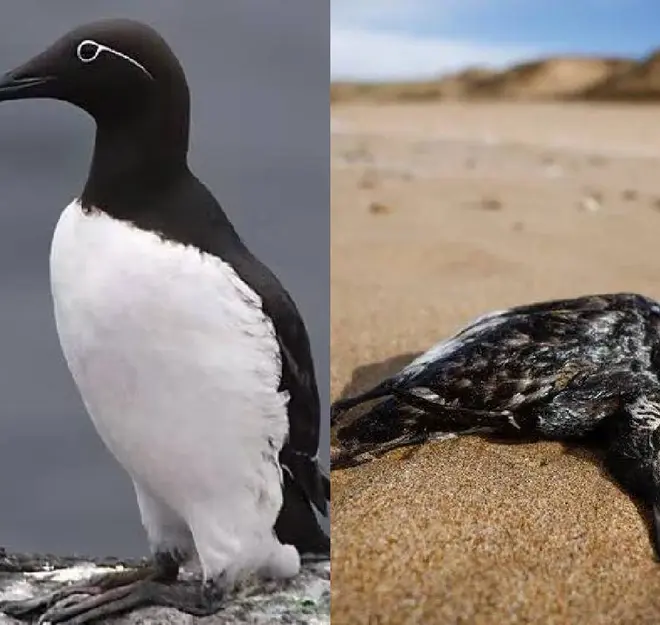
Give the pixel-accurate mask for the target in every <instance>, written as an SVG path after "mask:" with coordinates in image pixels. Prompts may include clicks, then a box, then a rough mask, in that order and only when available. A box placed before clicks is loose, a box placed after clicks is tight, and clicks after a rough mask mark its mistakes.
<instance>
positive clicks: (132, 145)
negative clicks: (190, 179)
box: [81, 107, 189, 214]
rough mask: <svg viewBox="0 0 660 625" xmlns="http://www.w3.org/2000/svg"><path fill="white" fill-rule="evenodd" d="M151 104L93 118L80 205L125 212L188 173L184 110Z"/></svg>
mask: <svg viewBox="0 0 660 625" xmlns="http://www.w3.org/2000/svg"><path fill="white" fill-rule="evenodd" d="M154 108H155V107H153V108H152V107H150V109H149V110H145V111H144V112H143V113H140V114H134V115H129V116H127V115H125V114H122V115H115V116H109V117H107V118H102V119H97V120H96V121H97V130H96V138H95V142H94V153H93V156H92V163H91V166H90V170H89V175H88V178H87V182H86V183H85V188H84V190H83V193H82V195H81V202H82V205H83V207H86V208H91V207H95V208H99V209H102V210H104V211H106V212H108V213H111V214H112V213H113V212H116V209H117V207H118V206H122V210H124V211H125V210H127V206H136V207H137V206H139V205H140V204H144V202H146V201H148V199H149V198H150V197H153V196H154V195H158V194H161V193H163V192H165V191H166V189H167V188H168V187H169V186H171V185H172V184H175V183H176V182H177V180H179V179H180V177H181V176H183V175H186V174H189V170H188V164H187V154H188V135H189V119H188V112H187V110H183V111H181V110H167V107H162V108H160V109H157V108H155V110H154Z"/></svg>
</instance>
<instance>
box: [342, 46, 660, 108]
mask: <svg viewBox="0 0 660 625" xmlns="http://www.w3.org/2000/svg"><path fill="white" fill-rule="evenodd" d="M331 98H332V101H333V102H335V103H336V102H342V101H343V102H346V101H356V100H369V101H377V102H396V101H398V102H400V101H411V100H414V101H425V100H426V101H428V100H441V99H463V100H474V99H488V100H492V99H505V100H565V99H577V100H582V99H585V100H633V101H635V100H658V99H660V52H658V53H654V54H652V55H651V56H649V57H648V58H646V59H643V60H635V59H625V58H600V57H580V56H563V57H551V58H546V59H538V60H531V61H529V62H526V63H521V64H518V65H514V66H513V67H510V68H506V69H504V70H502V71H492V70H486V69H479V68H471V69H467V70H464V71H461V72H458V73H456V74H450V75H447V76H443V77H441V78H438V79H437V80H430V81H423V82H411V83H383V84H359V83H357V84H351V83H335V84H333V85H332V88H331Z"/></svg>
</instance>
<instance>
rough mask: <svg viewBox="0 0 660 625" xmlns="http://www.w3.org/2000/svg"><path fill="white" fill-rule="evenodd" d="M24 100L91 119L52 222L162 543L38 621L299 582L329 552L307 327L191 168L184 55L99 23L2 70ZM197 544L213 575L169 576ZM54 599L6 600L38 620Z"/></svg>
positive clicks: (124, 459) (9, 90)
mask: <svg viewBox="0 0 660 625" xmlns="http://www.w3.org/2000/svg"><path fill="white" fill-rule="evenodd" d="M27 98H53V99H56V100H62V101H65V102H69V103H71V104H74V105H76V106H77V107H79V108H81V109H82V110H84V111H86V112H87V113H88V114H89V115H91V116H92V117H93V119H94V120H95V122H96V139H95V145H94V152H93V159H92V163H91V167H90V171H89V175H88V178H87V181H86V184H85V186H84V189H83V190H82V193H81V194H80V195H79V197H77V198H76V199H75V200H74V201H73V202H71V204H69V206H67V207H66V208H65V209H64V212H63V213H62V214H61V216H60V218H59V221H58V223H57V227H56V229H55V233H54V236H53V241H52V247H51V255H50V275H51V287H52V295H53V302H54V311H55V320H56V324H57V331H58V335H59V339H60V343H61V346H62V350H63V352H64V355H65V358H66V361H67V364H68V366H69V369H70V371H71V373H72V376H73V378H74V381H75V383H76V385H77V387H78V389H79V391H80V395H81V397H82V399H83V402H84V404H85V406H86V408H87V411H88V412H89V415H90V417H91V419H92V421H93V422H94V425H95V426H96V429H97V431H98V433H99V435H100V436H101V438H102V439H103V441H104V442H105V444H106V445H107V447H108V448H109V449H110V451H111V452H112V453H113V454H114V456H115V457H116V458H117V460H118V461H119V462H120V463H121V465H122V466H123V467H124V469H125V470H126V471H127V472H128V474H129V476H130V477H131V479H132V481H133V484H134V486H135V493H136V496H137V501H138V505H139V508H140V514H141V518H142V522H143V525H144V528H145V530H146V534H147V539H148V543H149V546H150V548H151V551H152V553H153V565H152V566H150V567H146V568H145V569H144V570H139V571H129V572H128V573H125V574H123V575H122V574H117V575H114V576H111V577H110V578H108V579H103V580H101V581H99V583H98V584H96V585H95V587H93V588H92V589H91V590H90V588H89V585H86V586H87V588H86V589H82V591H81V589H76V588H75V587H74V588H72V589H68V590H67V591H66V592H65V593H64V594H67V595H71V594H72V593H74V592H79V591H81V592H83V594H85V593H87V594H89V593H96V594H94V596H92V597H91V598H84V599H82V600H80V601H72V597H69V598H68V599H66V600H65V602H64V603H62V604H61V605H60V606H55V607H54V608H50V609H48V610H47V612H46V613H45V614H44V615H42V617H41V618H42V619H45V620H47V621H49V622H62V621H65V620H66V619H75V622H76V623H80V622H86V621H87V620H92V619H97V618H108V616H109V615H111V614H113V613H116V612H118V611H123V610H126V609H129V608H132V607H135V606H137V605H141V604H146V603H150V604H162V605H172V606H176V607H178V608H180V609H182V610H184V611H187V612H190V613H193V614H209V613H213V612H215V611H217V610H218V609H219V607H221V605H222V597H223V595H225V594H226V590H227V589H228V588H231V587H232V586H233V584H234V583H235V582H236V581H237V580H239V579H242V578H243V577H244V576H246V575H249V574H253V573H256V574H261V575H264V576H267V577H272V578H284V579H285V578H290V577H292V576H295V575H296V574H297V573H298V571H299V568H300V564H301V555H302V556H307V555H308V554H311V555H310V557H320V558H323V559H325V558H327V557H328V555H329V548H330V544H329V537H328V535H326V533H324V531H323V530H322V528H321V525H320V521H319V516H318V514H320V515H327V511H328V499H329V490H330V488H329V478H328V476H327V474H325V473H324V472H323V471H322V469H321V467H320V466H319V463H318V446H319V420H320V402H319V395H318V390H317V385H316V380H315V373H314V365H313V362H312V355H311V350H310V344H309V338H308V334H307V331H306V328H305V325H304V323H303V321H302V319H301V316H300V314H299V312H298V310H297V308H296V305H295V304H294V302H293V300H292V299H291V297H290V296H289V294H288V293H287V291H286V290H285V289H284V288H283V286H282V285H281V284H280V282H279V281H278V280H277V278H276V277H275V276H274V275H273V273H271V271H270V270H269V269H268V268H267V267H266V266H264V265H263V264H262V263H261V262H260V261H259V260H258V259H257V258H256V257H255V256H254V255H253V254H251V253H250V251H249V250H248V249H247V247H246V246H245V244H244V243H243V241H242V240H241V239H240V237H239V235H238V234H237V233H236V231H235V230H234V228H233V227H232V224H231V223H230V221H229V219H228V218H227V216H226V214H225V213H224V212H223V210H222V208H221V207H220V205H219V204H218V202H217V201H216V199H215V198H214V197H213V195H212V194H211V193H210V191H209V190H208V189H207V188H206V187H205V186H204V185H203V184H202V183H201V182H200V181H199V180H198V179H197V178H196V177H195V176H194V175H193V174H192V173H191V171H190V169H189V167H188V163H187V153H188V143H189V113H190V96H189V91H188V85H187V82H186V78H185V75H184V71H183V69H182V67H181V65H180V63H179V61H178V60H177V58H176V56H175V55H174V53H173V52H172V50H171V49H170V47H169V46H168V44H167V43H166V42H165V41H164V40H163V39H162V38H161V36H160V35H159V34H158V33H156V32H155V31H154V30H153V29H152V28H150V27H148V26H146V25H144V24H141V23H138V22H134V21H130V20H104V21H99V22H94V23H91V24H87V25H84V26H81V27H78V28H76V29H74V30H72V31H71V32H69V33H68V34H66V35H65V36H63V37H62V38H61V39H59V40H58V41H56V42H55V43H54V44H53V45H52V46H51V47H49V48H48V49H47V50H45V51H44V52H42V53H41V54H39V55H38V56H36V57H34V58H33V59H32V60H30V61H28V62H27V63H26V64H24V65H22V66H21V67H19V68H18V69H16V70H14V71H12V72H10V73H8V74H6V75H5V76H4V77H3V78H2V79H1V81H0V101H5V100H22V99H27ZM317 513H318V514H317ZM190 559H192V560H196V561H198V562H199V564H200V566H201V570H202V573H203V580H204V583H203V585H202V588H201V590H200V588H199V586H198V587H197V588H190V587H189V586H186V585H185V584H183V585H182V584H173V583H172V582H174V581H175V580H176V579H177V575H178V572H179V568H180V565H182V564H184V563H185V562H187V561H188V560H190ZM108 588H112V589H111V590H109V591H107V592H103V590H104V589H106V590H107V589H108ZM98 593H100V594H98ZM57 596H58V597H60V598H61V597H63V596H64V595H63V593H62V592H60V593H59V594H58V595H57ZM52 600H53V597H50V598H47V599H45V600H44V601H42V602H41V603H39V602H34V601H32V602H29V605H28V604H22V605H21V603H20V602H19V603H11V604H4V606H0V607H1V608H2V609H4V610H5V611H6V612H10V613H11V614H14V615H21V616H27V617H31V616H32V615H33V614H34V613H35V612H38V611H40V610H41V611H43V609H45V608H48V605H47V604H48V603H49V602H51V601H52Z"/></svg>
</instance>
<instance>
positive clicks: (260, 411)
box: [50, 202, 288, 537]
mask: <svg viewBox="0 0 660 625" xmlns="http://www.w3.org/2000/svg"><path fill="white" fill-rule="evenodd" d="M50 266H51V284H52V292H53V300H54V306H55V318H56V322H57V329H58V333H59V337H60V342H61V345H62V349H63V351H64V355H65V357H66V360H67V362H68V365H69V368H70V370H71V373H72V375H73V377H74V379H75V382H76V384H77V386H78V388H79V390H80V393H81V395H82V398H83V401H84V403H85V405H86V407H87V410H88V412H89V414H90V416H91V418H92V420H93V422H94V424H95V426H96V428H97V430H98V432H99V434H100V435H101V437H102V439H103V440H104V442H105V443H106V445H107V446H108V447H109V449H110V450H111V451H112V453H113V454H114V455H115V456H116V457H117V459H118V460H119V461H120V462H121V464H122V465H123V466H124V467H125V468H126V469H127V470H128V472H129V473H130V474H131V476H132V477H133V478H134V480H136V482H138V483H139V484H142V485H145V486H146V487H148V489H149V490H150V492H152V493H155V494H156V495H157V496H158V497H160V498H161V499H162V500H163V501H165V502H167V504H168V505H169V506H170V507H172V509H173V510H175V511H177V513H179V514H180V515H181V516H182V517H183V518H185V519H186V520H190V519H191V518H193V517H195V515H197V516H199V515H203V514H209V513H212V514H213V515H215V517H216V519H215V521H214V522H217V523H218V524H219V525H221V526H222V527H221V528H220V530H221V531H222V532H225V533H228V534H232V532H233V533H234V534H235V535H236V536H239V537H240V535H241V533H243V534H245V535H247V534H249V533H250V532H253V533H254V532H257V533H258V532H261V531H264V532H265V531H268V532H270V531H271V528H272V526H273V524H274V522H275V519H276V517H277V514H278V512H279V509H280V507H281V502H282V500H281V497H282V495H281V487H280V481H281V472H280V468H279V465H278V464H277V462H275V459H276V458H277V454H278V452H279V450H280V449H281V447H282V444H283V442H284V438H285V436H286V433H287V429H288V420H287V416H286V404H287V401H288V397H287V395H286V393H278V391H277V389H278V386H279V381H280V376H281V362H280V352H279V347H278V345H277V342H276V338H275V333H274V328H273V325H272V323H271V322H270V320H269V319H268V318H267V317H266V316H265V315H264V313H263V311H262V308H261V300H260V298H259V297H258V295H256V294H255V293H254V292H253V291H252V290H251V289H250V288H249V287H247V286H246V285H245V284H244V283H243V282H242V281H241V280H240V279H239V278H238V276H237V274H236V273H235V272H234V270H233V269H232V268H231V267H230V266H229V265H228V264H226V263H224V262H222V261H221V260H220V259H218V258H216V257H214V256H211V255H208V254H202V253H200V252H199V251H197V250H195V249H194V248H192V247H186V246H183V245H180V244H176V243H172V242H167V241H163V240H162V239H161V238H160V237H158V236H156V235H154V234H152V233H148V232H145V231H143V230H140V229H138V228H136V227H134V226H132V225H131V224H129V223H126V222H121V221H118V220H115V219H113V218H111V217H109V216H107V215H106V214H104V213H101V212H99V211H93V212H91V213H89V214H86V213H84V212H83V211H82V210H81V207H80V205H79V204H78V203H77V202H74V203H72V204H71V205H69V206H68V207H67V208H66V209H65V210H64V212H63V213H62V216H61V217H60V220H59V222H58V224H57V228H56V230H55V234H54V237H53V243H52V250H51V260H50ZM265 459H267V460H268V461H266V460H265ZM209 502H215V503H212V504H210V503H209ZM208 506H211V507H217V508H218V510H215V509H214V510H213V511H210V510H208V509H205V507H206V508H208ZM191 523H193V524H194V519H193V521H191ZM193 529H194V528H193Z"/></svg>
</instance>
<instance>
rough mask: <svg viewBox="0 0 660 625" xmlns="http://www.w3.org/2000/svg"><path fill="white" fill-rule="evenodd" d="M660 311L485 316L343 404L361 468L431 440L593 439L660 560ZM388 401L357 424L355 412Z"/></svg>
mask: <svg viewBox="0 0 660 625" xmlns="http://www.w3.org/2000/svg"><path fill="white" fill-rule="evenodd" d="M659 376H660V304H658V302H655V301H653V300H651V299H649V298H647V297H644V296H642V295H637V294H631V293H617V294H606V295H592V296H586V297H579V298H575V299H564V300H555V301H549V302H541V303H535V304H531V305H527V306H518V307H515V308H511V309H509V310H505V311H501V312H494V313H491V314H488V315H485V316H483V317H480V318H478V319H477V320H476V321H474V322H473V323H472V324H470V325H468V326H467V327H465V328H463V329H462V330H460V331H459V332H458V333H457V334H455V335H454V336H453V337H451V338H449V339H448V340H445V341H442V342H440V343H438V344H437V345H435V346H434V347H432V348H431V349H430V350H428V351H427V352H426V353H424V354H422V355H421V356H419V357H418V358H416V359H415V360H413V361H412V362H411V363H410V364H409V365H407V366H406V367H404V368H403V369H402V370H401V371H399V372H398V373H396V374H395V375H393V376H392V377H389V378H387V379H385V380H383V381H382V382H381V383H380V384H378V385H376V386H375V387H374V388H372V389H370V390H368V391H366V392H364V393H362V394H359V395H357V396H355V397H349V398H345V399H341V400H339V401H337V402H335V403H334V404H333V406H332V411H331V412H332V422H333V425H335V426H336V428H337V438H338V440H339V442H340V443H341V445H342V449H341V450H339V451H338V452H336V453H335V454H333V459H332V467H333V469H334V468H339V467H344V466H350V465H352V464H357V463H360V462H363V461H366V460H369V459H371V458H373V457H375V456H378V455H381V454H383V453H385V452H386V451H389V450H391V449H395V448H397V447H401V446H403V445H414V444H418V443H423V442H425V441H427V440H429V439H431V438H436V437H441V436H443V435H445V434H446V435H448V436H449V437H451V436H453V435H456V434H468V433H479V432H481V433H490V434H495V435H502V436H505V437H508V438H514V439H515V438H530V439H534V438H543V439H549V440H557V441H567V442H571V441H573V442H589V443H592V444H594V445H596V446H597V447H599V448H600V449H602V450H603V451H604V452H605V453H604V460H605V466H606V468H607V469H608V470H609V472H610V474H611V475H612V476H613V477H614V478H615V480H617V481H618V483H619V484H620V485H621V486H622V487H623V488H624V490H626V491H627V492H628V493H630V494H632V495H634V496H637V497H639V498H640V499H642V501H644V502H645V503H646V504H648V505H649V506H650V508H651V509H652V511H653V528H654V532H653V540H654V545H653V546H654V549H655V553H656V555H657V556H658V557H660V429H659V426H660V377H659ZM371 400H381V401H380V402H379V403H377V404H375V405H374V406H372V407H371V408H370V409H367V410H366V411H365V412H363V413H362V414H359V415H356V416H355V417H354V418H352V419H350V418H348V415H346V416H345V417H343V418H342V419H341V420H340V418H339V417H340V415H342V414H343V413H345V412H346V411H348V410H350V409H352V408H354V407H356V406H358V405H360V404H363V403H365V402H368V401H371Z"/></svg>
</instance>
